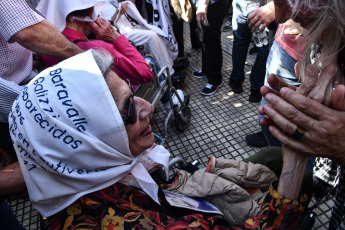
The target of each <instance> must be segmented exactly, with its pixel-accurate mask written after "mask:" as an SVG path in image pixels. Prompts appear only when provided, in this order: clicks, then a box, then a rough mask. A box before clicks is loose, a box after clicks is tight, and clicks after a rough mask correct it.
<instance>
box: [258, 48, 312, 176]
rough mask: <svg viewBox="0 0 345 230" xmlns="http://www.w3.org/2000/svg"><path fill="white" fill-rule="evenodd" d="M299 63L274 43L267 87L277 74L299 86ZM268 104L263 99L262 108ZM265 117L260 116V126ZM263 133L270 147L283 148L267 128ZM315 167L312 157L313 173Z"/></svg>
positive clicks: (268, 65) (268, 61)
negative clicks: (270, 79) (297, 65)
mask: <svg viewBox="0 0 345 230" xmlns="http://www.w3.org/2000/svg"><path fill="white" fill-rule="evenodd" d="M296 63H297V61H296V60H295V59H293V58H292V57H291V56H290V55H289V54H288V53H287V52H285V50H283V49H282V48H281V47H280V46H279V45H278V44H277V43H276V42H273V45H272V47H271V50H270V53H269V56H268V58H267V64H266V69H267V71H266V77H265V85H267V86H268V83H267V77H268V75H270V74H276V75H277V76H278V77H279V78H280V79H282V80H283V81H285V82H287V83H289V84H290V85H295V86H298V85H299V82H298V79H297V77H296V74H295V69H294V67H295V64H296ZM266 104H268V102H267V101H266V100H265V98H263V97H262V99H261V103H260V106H262V105H266ZM264 117H265V116H263V115H260V114H259V116H258V120H259V124H260V121H261V120H262V119H263V118H264ZM260 126H261V131H262V133H263V134H264V135H265V137H266V140H267V142H268V145H269V146H278V147H281V143H280V142H279V141H278V140H277V139H276V138H275V137H274V136H273V135H272V134H271V132H270V131H269V129H268V127H267V126H263V125H261V124H260ZM314 165H315V158H314V157H310V159H309V162H308V165H307V168H308V169H309V171H311V172H312V171H313V166H314Z"/></svg>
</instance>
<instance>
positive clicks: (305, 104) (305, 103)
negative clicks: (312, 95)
mask: <svg viewBox="0 0 345 230" xmlns="http://www.w3.org/2000/svg"><path fill="white" fill-rule="evenodd" d="M297 105H298V106H299V108H301V109H302V110H307V109H308V108H310V106H311V100H310V99H309V98H306V97H303V98H301V99H300V100H299V102H298V103H297Z"/></svg>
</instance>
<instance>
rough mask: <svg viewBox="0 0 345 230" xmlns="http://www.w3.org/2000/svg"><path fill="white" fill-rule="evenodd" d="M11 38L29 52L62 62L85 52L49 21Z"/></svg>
mask: <svg viewBox="0 0 345 230" xmlns="http://www.w3.org/2000/svg"><path fill="white" fill-rule="evenodd" d="M11 38H12V39H13V40H14V41H15V42H17V43H19V44H20V45H22V46H23V47H25V48H27V49H29V50H32V51H34V52H37V53H40V54H44V55H48V56H53V57H56V58H59V59H62V60H63V59H66V58H69V57H71V56H73V55H76V54H78V53H81V52H83V50H82V49H80V48H79V47H78V46H77V45H75V44H73V43H71V42H70V41H68V40H67V39H66V38H65V36H63V35H62V34H61V33H60V32H59V31H58V30H57V29H56V28H55V27H54V26H53V25H52V24H50V23H49V22H48V21H47V20H43V21H41V22H39V23H37V24H34V25H32V26H29V27H27V28H25V29H23V30H21V31H19V32H18V33H16V34H14V35H13V36H12V37H11Z"/></svg>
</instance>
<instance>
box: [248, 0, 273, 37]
mask: <svg viewBox="0 0 345 230" xmlns="http://www.w3.org/2000/svg"><path fill="white" fill-rule="evenodd" d="M274 19H275V11H274V4H273V1H272V2H270V3H267V4H266V5H264V6H262V7H260V8H258V9H257V10H255V11H254V12H253V13H251V14H250V15H249V16H248V19H247V21H248V26H249V28H251V29H252V33H253V32H255V31H256V30H257V28H259V26H260V25H262V26H261V29H260V31H261V32H262V31H264V29H265V28H266V27H267V26H268V25H269V24H270V23H271V22H273V21H274Z"/></svg>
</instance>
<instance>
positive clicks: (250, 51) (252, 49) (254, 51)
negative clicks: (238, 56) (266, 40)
mask: <svg viewBox="0 0 345 230" xmlns="http://www.w3.org/2000/svg"><path fill="white" fill-rule="evenodd" d="M257 52H258V47H256V46H255V45H254V46H253V47H252V48H251V49H250V50H249V52H248V53H249V54H250V55H252V54H255V53H257Z"/></svg>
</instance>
